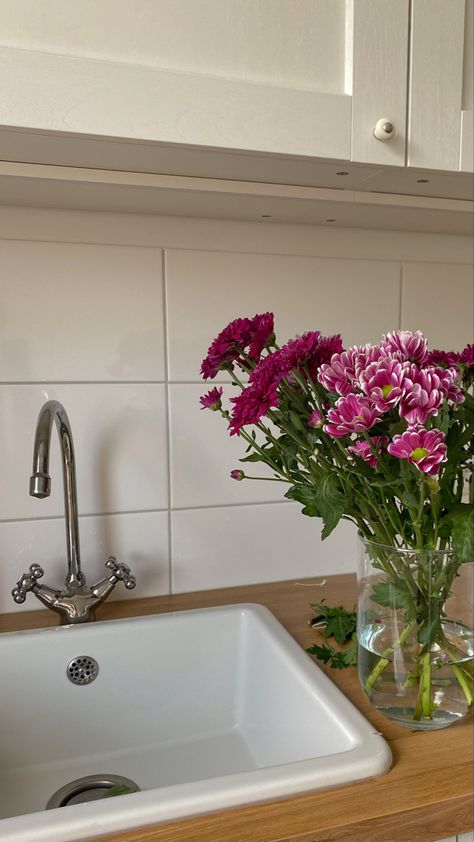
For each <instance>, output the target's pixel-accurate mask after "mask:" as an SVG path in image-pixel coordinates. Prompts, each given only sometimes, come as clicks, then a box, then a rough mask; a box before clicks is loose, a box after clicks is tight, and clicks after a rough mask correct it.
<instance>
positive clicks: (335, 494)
mask: <svg viewBox="0 0 474 842" xmlns="http://www.w3.org/2000/svg"><path fill="white" fill-rule="evenodd" d="M315 503H316V507H317V509H318V511H319V512H320V516H321V517H322V519H323V521H324V529H323V531H322V532H321V540H322V541H324V539H325V538H327V537H328V535H330V534H331V532H332V531H333V529H335V527H336V526H337V524H338V523H339V521H340V519H341V517H342V515H343V514H344V509H345V496H344V494H343V493H342V491H341V489H340V486H339V480H338V478H337V476H336V475H335V474H325V475H324V476H323V477H322V479H321V480H320V481H319V482H318V484H317V485H316V486H315Z"/></svg>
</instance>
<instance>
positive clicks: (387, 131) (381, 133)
mask: <svg viewBox="0 0 474 842" xmlns="http://www.w3.org/2000/svg"><path fill="white" fill-rule="evenodd" d="M394 134H395V126H394V124H393V123H392V121H391V120H389V119H388V118H387V117H381V118H380V120H377V122H376V124H375V128H374V135H375V137H376V138H377V140H390V139H391V138H392V137H393V136H394Z"/></svg>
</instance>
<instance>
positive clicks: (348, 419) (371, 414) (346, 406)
mask: <svg viewBox="0 0 474 842" xmlns="http://www.w3.org/2000/svg"><path fill="white" fill-rule="evenodd" d="M327 420H328V422H329V423H328V424H325V425H324V427H323V429H324V432H325V433H329V435H330V436H335V438H341V436H347V435H348V434H349V433H362V432H363V431H364V430H370V428H371V427H373V426H374V424H376V423H377V421H380V415H379V414H378V413H377V410H376V409H375V407H374V405H373V403H372V401H370V400H369V399H368V398H366V397H365V396H364V395H353V394H350V395H346V396H345V397H342V398H339V400H337V401H336V405H335V407H334V409H330V410H329V412H328V416H327Z"/></svg>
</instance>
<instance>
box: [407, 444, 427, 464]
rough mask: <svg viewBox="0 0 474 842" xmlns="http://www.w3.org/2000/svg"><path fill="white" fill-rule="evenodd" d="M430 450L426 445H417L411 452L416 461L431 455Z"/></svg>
mask: <svg viewBox="0 0 474 842" xmlns="http://www.w3.org/2000/svg"><path fill="white" fill-rule="evenodd" d="M429 453H430V452H429V450H427V449H426V447H415V449H414V450H413V451H412V453H411V458H412V459H413V461H414V462H419V461H420V459H424V458H425V456H429Z"/></svg>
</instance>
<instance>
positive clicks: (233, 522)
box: [171, 502, 357, 601]
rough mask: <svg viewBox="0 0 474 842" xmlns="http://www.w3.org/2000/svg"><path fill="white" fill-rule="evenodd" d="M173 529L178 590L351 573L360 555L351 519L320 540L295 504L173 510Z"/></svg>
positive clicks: (315, 524)
mask: <svg viewBox="0 0 474 842" xmlns="http://www.w3.org/2000/svg"><path fill="white" fill-rule="evenodd" d="M171 530H172V535H173V573H172V587H173V591H174V592H175V593H176V592H179V591H196V590H200V589H202V588H204V589H205V588H219V587H226V586H231V585H245V584H251V583H253V582H272V581H278V580H280V579H294V578H296V579H298V578H304V577H305V576H327V575H331V574H336V573H348V572H350V571H351V570H354V565H355V560H356V557H357V556H356V553H357V535H356V530H355V528H353V525H352V524H351V523H347V522H342V523H340V524H339V525H338V527H337V528H336V529H335V530H334V532H333V533H332V534H331V535H330V536H329V538H327V539H326V540H325V541H321V537H320V536H321V521H320V520H319V519H318V518H309V517H305V516H304V515H302V514H301V507H300V506H299V505H297V504H296V503H289V502H288V503H286V502H285V503H269V504H263V505H254V506H223V507H222V508H216V509H194V510H185V511H173V512H172V515H171ZM308 601H311V600H310V599H308Z"/></svg>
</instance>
